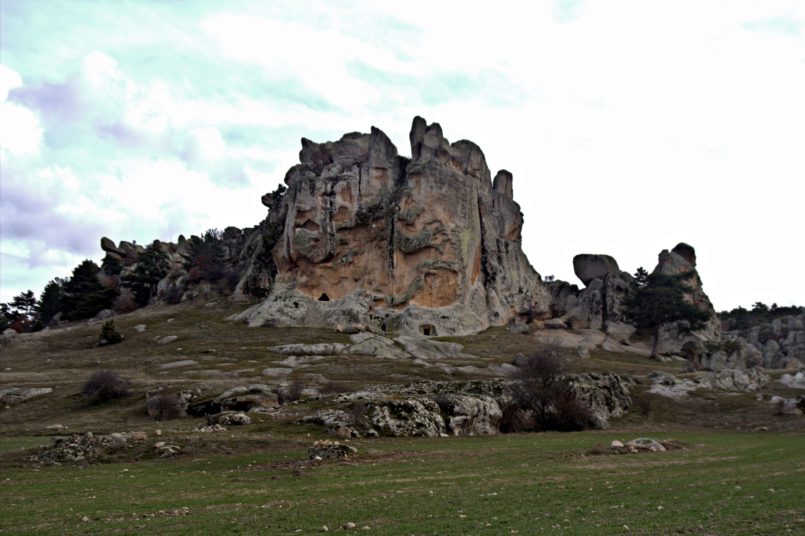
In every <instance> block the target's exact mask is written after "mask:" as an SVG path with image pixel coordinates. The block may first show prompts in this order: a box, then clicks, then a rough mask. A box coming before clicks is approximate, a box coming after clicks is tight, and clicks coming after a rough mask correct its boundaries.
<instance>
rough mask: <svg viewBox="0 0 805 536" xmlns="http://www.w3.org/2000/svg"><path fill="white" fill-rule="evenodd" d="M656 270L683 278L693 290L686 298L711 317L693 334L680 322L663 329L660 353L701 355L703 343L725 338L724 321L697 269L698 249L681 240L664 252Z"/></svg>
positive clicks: (689, 355)
mask: <svg viewBox="0 0 805 536" xmlns="http://www.w3.org/2000/svg"><path fill="white" fill-rule="evenodd" d="M652 273H655V274H662V275H668V276H678V277H681V278H682V279H681V281H682V283H683V284H684V285H685V286H686V287H687V288H688V289H689V290H688V291H686V292H685V296H684V297H685V299H686V300H688V301H689V302H690V303H692V304H693V305H695V306H696V307H698V308H699V309H701V310H702V311H705V312H707V313H708V314H709V315H710V319H709V320H708V321H707V323H706V324H705V326H704V327H703V328H702V329H700V330H698V331H695V332H693V333H684V332H682V331H681V330H680V329H679V326H677V325H676V324H670V325H667V326H666V327H665V328H663V330H662V333H661V337H660V343H659V345H658V348H659V351H660V353H680V354H683V355H685V356H686V357H689V358H690V357H692V356H693V355H694V354H700V353H701V351H702V348H703V343H704V342H706V341H717V340H720V339H721V322H720V321H719V319H718V316H716V311H715V309H714V308H713V304H712V303H710V299H709V298H708V297H707V294H705V293H704V290H703V289H702V280H701V278H700V277H699V272H697V271H696V250H694V249H693V247H691V246H689V245H688V244H685V243H679V244H677V245H676V247H674V249H672V250H671V251H668V250H667V249H664V250H663V251H662V252H660V255H659V260H658V262H657V267H656V268H654V271H653V272H652Z"/></svg>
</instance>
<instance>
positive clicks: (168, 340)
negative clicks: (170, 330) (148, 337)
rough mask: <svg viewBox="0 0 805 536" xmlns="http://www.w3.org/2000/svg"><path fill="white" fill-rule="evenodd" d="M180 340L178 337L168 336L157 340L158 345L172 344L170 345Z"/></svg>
mask: <svg viewBox="0 0 805 536" xmlns="http://www.w3.org/2000/svg"><path fill="white" fill-rule="evenodd" d="M178 338H179V337H178V336H176V335H166V336H165V337H160V338H159V339H158V340H157V344H170V343H172V342H174V341H175V340H176V339H178Z"/></svg>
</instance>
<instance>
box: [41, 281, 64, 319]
mask: <svg viewBox="0 0 805 536" xmlns="http://www.w3.org/2000/svg"><path fill="white" fill-rule="evenodd" d="M64 284H65V280H64V279H62V278H60V277H57V278H56V279H53V280H52V281H50V282H49V283H48V284H47V285H45V289H44V290H43V291H42V295H41V296H40V297H39V306H38V311H39V319H40V321H41V322H42V323H43V324H45V325H47V324H48V323H49V322H50V321H51V320H53V317H54V316H56V315H57V314H58V313H59V311H61V310H62V298H63V296H64Z"/></svg>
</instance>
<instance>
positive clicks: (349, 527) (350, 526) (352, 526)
mask: <svg viewBox="0 0 805 536" xmlns="http://www.w3.org/2000/svg"><path fill="white" fill-rule="evenodd" d="M344 528H345V529H346V530H354V529H356V528H358V525H356V524H355V523H353V522H352V521H350V522H348V523H344Z"/></svg>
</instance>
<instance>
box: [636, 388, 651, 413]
mask: <svg viewBox="0 0 805 536" xmlns="http://www.w3.org/2000/svg"><path fill="white" fill-rule="evenodd" d="M632 407H634V408H635V409H636V410H637V413H638V414H639V415H640V416H641V417H648V414H649V413H651V397H650V396H649V395H647V394H646V393H635V394H633V395H632Z"/></svg>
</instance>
